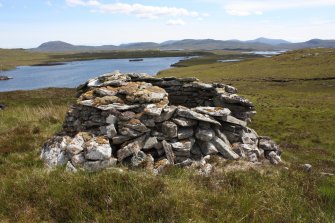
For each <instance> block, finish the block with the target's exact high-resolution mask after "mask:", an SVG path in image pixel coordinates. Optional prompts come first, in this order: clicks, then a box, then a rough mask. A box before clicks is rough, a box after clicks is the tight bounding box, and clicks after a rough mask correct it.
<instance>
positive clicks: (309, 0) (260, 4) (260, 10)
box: [209, 0, 335, 16]
mask: <svg viewBox="0 0 335 223" xmlns="http://www.w3.org/2000/svg"><path fill="white" fill-rule="evenodd" d="M209 1H211V2H213V1H212V0H209ZM215 2H217V3H220V4H223V6H224V8H225V11H226V12H227V13H228V14H230V15H236V16H249V15H262V14H264V13H265V12H268V11H274V10H283V9H292V8H311V7H322V6H335V0H295V1H293V0H281V1H278V0H237V1H232V0H229V1H215Z"/></svg>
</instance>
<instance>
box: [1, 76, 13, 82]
mask: <svg viewBox="0 0 335 223" xmlns="http://www.w3.org/2000/svg"><path fill="white" fill-rule="evenodd" d="M10 79H13V78H12V77H7V76H0V81H6V80H10Z"/></svg>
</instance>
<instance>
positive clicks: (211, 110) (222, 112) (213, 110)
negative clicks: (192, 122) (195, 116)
mask: <svg viewBox="0 0 335 223" xmlns="http://www.w3.org/2000/svg"><path fill="white" fill-rule="evenodd" d="M192 110H194V111H196V112H199V113H203V114H207V115H210V116H216V117H225V116H228V115H230V114H231V111H230V110H229V109H228V108H220V107H196V108H194V109H192Z"/></svg>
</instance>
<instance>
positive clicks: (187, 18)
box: [0, 0, 335, 48]
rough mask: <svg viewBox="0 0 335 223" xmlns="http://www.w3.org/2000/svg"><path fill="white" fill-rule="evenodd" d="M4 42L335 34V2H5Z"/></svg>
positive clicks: (0, 6)
mask: <svg viewBox="0 0 335 223" xmlns="http://www.w3.org/2000/svg"><path fill="white" fill-rule="evenodd" d="M0 30H1V34H0V47H2V48H14V47H24V48H29V47H36V46H38V45H39V44H41V43H43V42H46V41H50V40H62V41H66V42H69V43H72V44H82V45H103V44H120V43H129V42H140V41H154V42H162V41H165V40H178V39H186V38H193V39H205V38H213V39H222V40H227V39H240V40H248V39H255V38H258V37H268V38H283V39H287V40H290V41H295V42H297V41H305V40H308V39H312V38H322V39H335V0H294V1H293V0H281V1H278V0H171V1H165V0H29V1H27V0H0Z"/></svg>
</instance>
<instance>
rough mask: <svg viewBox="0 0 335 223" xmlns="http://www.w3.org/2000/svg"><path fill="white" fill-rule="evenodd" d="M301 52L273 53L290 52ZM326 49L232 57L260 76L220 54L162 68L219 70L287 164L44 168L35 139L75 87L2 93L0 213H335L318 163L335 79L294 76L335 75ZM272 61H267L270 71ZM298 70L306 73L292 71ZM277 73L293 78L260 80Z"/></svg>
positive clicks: (98, 217)
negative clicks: (155, 172) (218, 59)
mask: <svg viewBox="0 0 335 223" xmlns="http://www.w3.org/2000/svg"><path fill="white" fill-rule="evenodd" d="M319 51H322V52H323V51H326V50H323V49H322V50H319ZM306 52H307V51H306ZM306 52H304V51H298V52H296V53H290V54H288V55H282V56H278V57H276V58H282V60H284V58H288V57H292V58H295V57H298V56H299V55H304V54H307V53H306ZM313 52H314V51H313ZM314 53H315V52H314ZM325 55H327V57H320V58H317V59H315V60H317V61H318V62H316V61H314V60H313V59H311V58H303V59H300V60H297V61H295V62H292V63H291V62H290V61H288V59H287V64H286V65H278V64H277V63H279V64H280V63H282V60H278V61H277V60H274V59H273V58H266V59H262V58H261V59H252V60H250V61H245V62H240V63H237V64H235V65H234V66H241V67H244V66H247V65H244V63H252V64H254V66H255V67H257V69H258V73H259V77H257V76H254V74H253V73H252V72H255V73H257V72H256V71H252V69H250V70H251V72H250V75H247V76H245V75H244V72H241V70H240V69H235V70H234V69H232V68H231V66H232V64H216V63H214V64H207V65H204V64H203V65H192V66H189V67H184V68H175V69H173V70H168V71H164V72H162V75H171V74H172V73H171V72H172V71H175V73H173V76H187V75H189V76H194V75H196V76H198V77H199V78H200V79H202V80H205V81H214V80H215V81H220V80H223V79H224V80H226V81H224V82H225V83H231V84H233V85H234V86H236V87H237V88H238V89H239V90H240V94H241V95H244V96H246V97H247V98H249V99H250V100H251V101H253V102H254V104H255V106H256V110H257V111H258V114H257V115H256V116H255V119H254V120H253V123H252V127H253V128H254V129H255V130H256V131H257V132H258V133H260V134H261V135H269V136H271V137H273V138H274V139H275V140H276V141H277V142H278V143H279V144H280V145H281V147H282V148H283V150H284V153H283V159H284V161H285V162H287V164H286V165H287V166H288V167H289V170H286V169H284V168H283V166H277V167H268V166H267V167H264V168H256V169H255V170H247V171H234V172H222V171H220V170H224V169H225V168H224V166H222V164H217V170H218V171H217V172H216V173H215V174H213V175H212V176H210V177H204V176H197V175H195V174H194V173H193V172H192V171H191V170H184V169H178V168H169V169H167V170H166V171H165V172H164V174H163V175H160V176H157V177H155V176H152V175H150V174H148V173H145V172H142V171H128V170H125V171H123V172H122V173H121V172H119V171H116V170H115V171H102V172H98V173H85V172H79V173H77V174H70V173H65V172H64V171H63V169H62V168H59V169H58V170H56V171H52V172H48V171H46V170H45V169H44V168H43V164H42V162H41V161H40V159H39V152H40V147H41V145H42V144H43V142H44V141H45V140H46V139H47V138H49V137H50V136H52V135H53V134H55V133H56V132H57V131H59V130H60V129H61V125H62V121H63V119H64V115H65V112H66V110H67V109H68V107H69V104H71V103H72V102H74V100H75V98H74V94H75V90H73V89H52V88H50V89H43V90H34V91H18V92H7V93H0V103H4V104H6V105H7V106H8V107H7V109H6V110H4V111H0V179H1V180H0V201H1V202H0V221H4V222H42V221H45V222H257V223H258V222H266V223H267V222H334V221H335V205H334V202H335V178H334V177H325V176H322V175H320V174H319V172H331V173H335V134H334V131H333V128H334V126H335V80H327V81H325V80H317V81H302V80H298V79H300V78H304V77H305V76H306V77H309V78H313V77H320V76H321V73H322V77H324V76H326V77H331V75H332V69H333V65H332V64H331V63H328V62H327V61H328V58H329V57H328V54H325ZM322 58H323V59H322ZM313 61H314V62H313ZM309 63H312V64H313V63H319V64H321V65H320V67H322V68H320V70H319V71H318V72H315V76H313V75H312V73H311V72H309V69H310V67H313V65H310V66H309V65H308V64H309ZM269 64H272V65H273V68H272V70H271V71H269V73H267V72H265V71H267V70H268V69H270V67H271V66H270V65H269ZM300 64H307V65H306V67H302V66H300ZM199 67H202V68H203V69H204V70H205V68H206V67H207V69H206V72H205V73H204V74H202V73H201V72H200V71H199V70H198V69H199ZM226 70H230V71H231V72H233V73H229V77H230V78H229V79H228V78H227V77H226V76H225V75H223V74H222V72H226ZM298 70H300V71H299V72H303V73H301V74H296V72H298ZM321 70H322V72H321ZM291 71H292V73H291ZM324 71H328V73H327V72H324ZM281 72H282V73H283V74H286V75H285V77H286V78H288V77H289V78H295V80H294V81H291V82H283V83H278V82H272V81H268V80H263V78H264V77H273V78H281V76H279V74H280V73H281ZM184 73H185V75H184ZM193 74H194V75H193ZM209 74H210V75H209ZM261 74H262V75H261ZM273 74H276V75H273ZM333 74H334V73H333ZM227 80H228V81H227ZM303 163H311V164H312V165H313V171H312V172H311V173H305V172H303V171H302V170H301V167H300V165H301V164H303Z"/></svg>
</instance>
